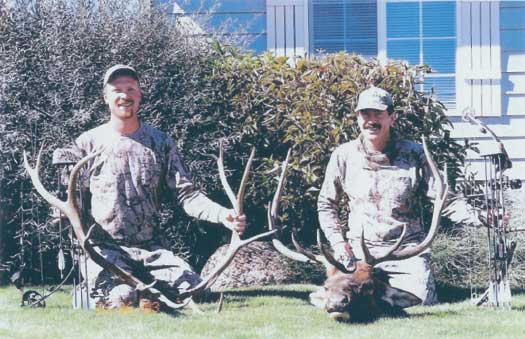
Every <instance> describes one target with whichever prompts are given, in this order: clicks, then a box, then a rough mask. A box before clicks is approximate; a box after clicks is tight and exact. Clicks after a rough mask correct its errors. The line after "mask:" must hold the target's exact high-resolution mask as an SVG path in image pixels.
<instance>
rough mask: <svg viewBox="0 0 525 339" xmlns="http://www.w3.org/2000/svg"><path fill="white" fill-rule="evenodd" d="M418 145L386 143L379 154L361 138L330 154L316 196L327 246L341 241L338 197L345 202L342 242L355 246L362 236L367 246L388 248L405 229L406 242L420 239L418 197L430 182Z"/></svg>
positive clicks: (421, 149)
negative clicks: (369, 149)
mask: <svg viewBox="0 0 525 339" xmlns="http://www.w3.org/2000/svg"><path fill="white" fill-rule="evenodd" d="M429 171H430V169H429V168H428V165H427V163H426V159H425V155H424V152H423V148H422V146H421V145H419V144H416V143H414V142H412V141H408V140H396V138H395V137H392V140H391V141H390V142H389V144H388V145H387V147H386V149H385V151H384V152H383V153H379V152H377V153H374V152H370V151H368V150H367V149H366V147H365V145H364V144H363V142H362V139H361V137H360V138H358V139H356V140H353V141H350V142H348V143H345V144H343V145H340V146H339V147H338V148H337V149H336V150H335V151H334V152H333V154H332V156H331V158H330V161H329V163H328V167H327V169H326V174H325V178H324V182H323V185H322V188H321V191H320V193H319V199H318V212H319V222H320V225H321V228H322V230H323V231H324V233H325V235H326V237H327V238H328V240H329V241H330V243H331V244H332V245H334V244H336V243H338V242H341V241H344V237H343V230H342V225H341V221H340V218H339V203H340V201H341V198H342V195H343V194H346V196H347V197H348V206H349V216H348V227H349V231H348V233H347V239H348V240H349V241H350V242H351V243H356V241H359V239H360V237H361V232H362V231H364V236H365V239H366V240H367V242H368V243H370V244H371V245H372V246H379V247H380V246H388V245H389V244H392V243H393V242H395V240H397V239H398V238H399V236H400V235H401V232H402V230H403V226H404V225H406V226H407V234H406V237H405V242H404V243H405V244H406V243H413V242H419V241H420V240H421V238H422V236H423V232H422V227H421V218H420V213H419V210H420V209H419V206H418V204H419V203H420V200H421V199H420V197H421V195H423V196H424V195H425V194H426V195H427V196H430V197H431V196H432V194H429V190H428V187H432V186H433V183H432V182H431V181H433V180H432V177H431V175H430V172H429Z"/></svg>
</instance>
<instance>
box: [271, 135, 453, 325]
mask: <svg viewBox="0 0 525 339" xmlns="http://www.w3.org/2000/svg"><path fill="white" fill-rule="evenodd" d="M423 149H424V152H425V156H426V158H427V161H428V164H429V167H430V169H431V171H432V175H433V177H434V179H435V181H436V185H437V194H436V199H435V202H434V209H433V215H432V222H431V226H430V230H429V232H428V234H427V236H426V237H425V239H424V240H423V241H422V242H421V243H420V244H418V245H416V246H414V247H407V248H403V249H400V247H401V244H402V243H403V240H404V237H405V233H406V227H405V228H404V229H403V231H402V234H401V236H400V237H399V238H398V240H397V241H396V243H395V244H393V245H392V246H391V247H390V248H388V249H387V250H386V251H385V252H384V253H382V254H381V255H380V256H373V255H372V254H371V253H370V251H369V249H368V247H367V245H366V242H365V239H364V232H362V233H361V243H360V245H361V248H362V252H363V256H364V257H363V258H362V260H360V261H358V262H357V263H356V264H355V265H354V266H353V267H346V266H345V265H344V264H342V263H340V262H339V261H337V260H336V259H335V258H334V257H333V256H332V254H331V253H330V252H329V251H328V250H327V249H326V248H325V247H324V246H323V244H322V241H321V232H320V231H319V230H317V243H318V246H319V248H320V250H321V253H322V255H316V254H313V253H312V252H309V251H307V250H305V249H304V248H303V247H302V246H301V245H300V244H299V243H298V242H297V241H296V239H295V236H294V234H293V233H292V242H293V244H294V246H295V249H296V250H291V249H289V248H288V247H286V246H285V245H284V244H283V243H282V242H281V241H280V240H279V239H277V238H276V237H274V239H273V240H272V243H273V245H274V247H275V248H276V249H277V251H279V252H280V253H281V254H283V255H284V256H286V257H288V258H290V259H293V260H296V261H300V262H304V263H320V264H323V265H324V266H325V268H326V272H327V279H326V281H325V283H324V289H325V293H324V296H323V297H322V300H312V302H313V303H314V304H321V305H322V306H323V307H324V308H325V309H326V311H327V312H328V313H329V315H330V317H331V318H332V319H334V320H338V321H349V320H350V321H369V320H372V319H374V318H375V317H377V316H379V315H381V314H402V313H403V311H402V309H403V308H405V307H410V306H414V305H417V304H419V303H421V302H422V301H421V300H420V299H419V298H418V297H416V296H415V295H413V294H412V293H409V292H407V291H403V290H400V289H398V288H395V287H392V286H391V285H390V284H389V279H390V275H392V274H396V272H388V271H385V270H382V269H381V268H379V267H377V266H376V265H378V264H379V263H382V262H385V261H396V260H403V259H408V258H411V257H414V256H416V255H418V254H420V253H422V252H423V251H425V250H426V249H427V248H428V247H429V246H430V245H431V243H432V241H433V240H434V238H435V236H436V234H437V229H438V226H439V222H440V219H441V212H442V210H443V207H444V204H445V200H446V197H447V194H448V185H447V178H446V172H447V169H446V167H445V170H444V173H445V177H444V178H443V177H441V175H440V173H439V171H438V169H437V165H436V163H435V162H434V161H433V159H432V157H431V156H430V153H429V151H428V148H427V145H426V141H425V139H423ZM289 156H290V151H289V152H288V155H287V157H286V160H285V161H284V162H283V164H282V170H281V176H280V178H279V183H278V186H277V191H276V193H275V195H274V197H273V200H272V202H270V205H269V208H268V225H269V228H270V229H275V228H276V227H275V224H276V220H277V214H278V209H279V201H280V198H281V195H282V191H283V187H284V182H285V177H286V168H287V164H288V159H289ZM314 294H315V293H314Z"/></svg>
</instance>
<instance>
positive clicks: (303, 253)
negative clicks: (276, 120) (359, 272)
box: [268, 150, 354, 273]
mask: <svg viewBox="0 0 525 339" xmlns="http://www.w3.org/2000/svg"><path fill="white" fill-rule="evenodd" d="M290 154H291V150H288V153H287V154H286V159H285V160H284V162H283V163H282V165H281V175H280V177H279V182H278V184H277V190H276V191H275V194H274V196H273V200H272V201H271V202H270V203H269V204H268V228H269V229H270V230H276V227H275V224H276V221H277V215H278V212H279V203H280V201H281V196H282V193H283V190H284V183H285V181H286V170H287V167H288V161H289V159H290ZM292 243H293V244H294V246H295V249H296V251H293V250H291V249H289V248H288V247H286V246H285V245H284V244H283V243H282V242H281V241H280V240H279V239H278V238H277V237H274V238H273V239H272V244H273V246H274V247H275V249H276V250H277V251H278V252H279V253H281V254H282V255H284V256H285V257H287V258H289V259H292V260H295V261H299V262H304V263H319V264H322V265H324V266H325V267H326V268H327V269H329V268H331V267H332V266H335V267H337V269H339V270H341V271H343V272H346V273H352V272H354V270H348V269H346V268H345V267H344V265H343V264H341V263H339V262H338V261H337V260H335V259H334V257H333V256H332V255H331V254H330V253H329V252H328V251H327V250H326V249H325V248H324V246H323V245H322V243H321V233H320V232H319V230H317V244H318V246H319V248H320V249H321V252H322V253H323V255H322V256H321V255H315V254H313V253H312V252H309V251H307V250H306V249H304V248H303V247H302V246H301V245H300V244H299V242H298V241H297V240H296V238H295V233H294V232H292Z"/></svg>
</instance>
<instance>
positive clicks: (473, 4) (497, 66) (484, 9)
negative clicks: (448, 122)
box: [456, 0, 501, 116]
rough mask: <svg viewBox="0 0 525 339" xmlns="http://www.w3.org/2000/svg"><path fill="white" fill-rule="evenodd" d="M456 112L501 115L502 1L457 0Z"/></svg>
mask: <svg viewBox="0 0 525 339" xmlns="http://www.w3.org/2000/svg"><path fill="white" fill-rule="evenodd" d="M456 22H457V51H456V102H457V106H456V107H457V110H456V113H457V114H458V115H459V114H461V112H462V111H463V109H464V108H466V107H472V108H474V109H475V111H476V115H478V116H499V115H501V56H500V54H501V53H500V38H499V32H500V31H499V1H498V0H496V1H479V0H477V1H474V0H473V1H467V0H462V1H458V2H457V21H456Z"/></svg>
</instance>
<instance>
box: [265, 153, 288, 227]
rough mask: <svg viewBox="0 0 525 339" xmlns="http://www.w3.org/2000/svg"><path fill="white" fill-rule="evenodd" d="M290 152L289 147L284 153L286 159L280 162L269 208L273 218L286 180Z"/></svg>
mask: <svg viewBox="0 0 525 339" xmlns="http://www.w3.org/2000/svg"><path fill="white" fill-rule="evenodd" d="M291 154H292V149H291V148H289V149H288V152H287V153H286V159H284V161H283V163H282V164H281V175H280V176H279V181H278V183H277V190H276V191H275V194H274V195H273V200H272V203H271V207H272V208H269V210H270V211H271V215H272V217H273V219H274V220H277V214H278V213H279V203H280V202H281V196H282V194H283V191H284V184H285V182H286V172H287V170H288V162H289V160H290V156H291Z"/></svg>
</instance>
